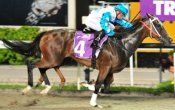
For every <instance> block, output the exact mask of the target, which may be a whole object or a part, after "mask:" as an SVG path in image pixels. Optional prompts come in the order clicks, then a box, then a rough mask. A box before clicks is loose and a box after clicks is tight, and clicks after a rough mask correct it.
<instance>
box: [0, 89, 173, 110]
mask: <svg viewBox="0 0 175 110" xmlns="http://www.w3.org/2000/svg"><path fill="white" fill-rule="evenodd" d="M90 95H91V93H90V92H85V93H84V92H70V93H68V92H63V93H61V94H60V95H58V94H50V95H48V96H41V95H40V94H38V93H37V94H36V93H32V94H28V95H22V94H21V92H19V91H11V90H10V91H0V110H98V109H99V108H94V107H91V106H90V105H89V100H90ZM97 102H98V103H99V104H101V105H102V106H103V107H104V108H103V109H102V110H175V97H167V96H166V97H165V96H153V97H152V96H143V95H127V94H125V95H121V94H120V95H119V94H109V95H103V94H102V96H100V97H99V98H98V101H97Z"/></svg>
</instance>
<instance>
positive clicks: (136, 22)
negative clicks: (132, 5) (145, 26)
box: [115, 17, 146, 35]
mask: <svg viewBox="0 0 175 110" xmlns="http://www.w3.org/2000/svg"><path fill="white" fill-rule="evenodd" d="M145 19H146V18H142V17H139V18H137V19H135V20H134V21H133V22H132V24H133V26H132V27H130V28H126V29H125V28H123V27H120V28H118V29H115V32H116V34H117V35H123V34H127V33H130V32H134V31H135V30H136V28H137V27H139V26H141V22H140V21H144V20H145Z"/></svg>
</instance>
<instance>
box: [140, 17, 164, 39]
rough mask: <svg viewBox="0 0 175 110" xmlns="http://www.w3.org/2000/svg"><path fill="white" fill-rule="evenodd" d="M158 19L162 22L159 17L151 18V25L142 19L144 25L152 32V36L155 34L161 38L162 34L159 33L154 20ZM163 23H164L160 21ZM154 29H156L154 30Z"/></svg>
mask: <svg viewBox="0 0 175 110" xmlns="http://www.w3.org/2000/svg"><path fill="white" fill-rule="evenodd" d="M156 20H158V22H159V23H160V21H159V19H158V18H157V17H154V19H151V18H149V23H150V25H149V26H148V25H147V24H146V23H145V22H143V21H140V22H141V23H142V24H143V26H144V27H146V28H147V29H148V30H149V32H150V37H151V38H153V35H155V36H157V38H159V39H160V38H161V35H160V34H159V32H158V31H157V29H156V27H155V25H154V24H153V22H154V21H156ZM160 24H161V25H162V23H160ZM152 29H154V31H153V30H152Z"/></svg>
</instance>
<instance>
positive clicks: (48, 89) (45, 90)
mask: <svg viewBox="0 0 175 110" xmlns="http://www.w3.org/2000/svg"><path fill="white" fill-rule="evenodd" d="M51 87H52V86H50V85H46V88H45V89H44V90H42V91H41V92H40V94H42V95H47V94H48V92H49V91H50V89H51Z"/></svg>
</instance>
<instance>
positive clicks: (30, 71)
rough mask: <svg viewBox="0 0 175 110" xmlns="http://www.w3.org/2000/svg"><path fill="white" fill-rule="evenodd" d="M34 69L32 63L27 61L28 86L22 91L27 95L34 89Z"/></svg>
mask: <svg viewBox="0 0 175 110" xmlns="http://www.w3.org/2000/svg"><path fill="white" fill-rule="evenodd" d="M33 68H34V65H32V63H31V61H27V72H28V86H27V87H26V88H24V89H23V90H22V93H23V94H25V93H27V92H29V91H30V90H32V87H33Z"/></svg>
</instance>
